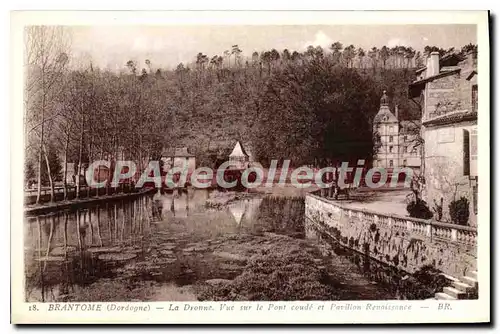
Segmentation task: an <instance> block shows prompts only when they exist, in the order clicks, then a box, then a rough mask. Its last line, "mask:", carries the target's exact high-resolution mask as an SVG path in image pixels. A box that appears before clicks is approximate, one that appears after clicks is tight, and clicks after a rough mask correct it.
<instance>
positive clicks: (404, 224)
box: [308, 194, 477, 246]
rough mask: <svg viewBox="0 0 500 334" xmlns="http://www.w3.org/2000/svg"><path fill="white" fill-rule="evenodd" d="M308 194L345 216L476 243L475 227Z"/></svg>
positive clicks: (425, 234)
mask: <svg viewBox="0 0 500 334" xmlns="http://www.w3.org/2000/svg"><path fill="white" fill-rule="evenodd" d="M308 196H311V197H312V198H315V199H316V200H320V201H323V202H325V203H328V204H329V205H331V206H335V207H337V208H338V209H340V210H341V212H342V214H343V215H345V216H346V217H351V218H352V217H354V218H357V219H359V220H363V221H365V222H370V223H376V224H380V225H382V226H386V227H388V228H392V229H396V230H402V231H403V230H407V231H408V232H412V233H416V234H420V235H422V236H426V237H429V238H431V239H432V238H439V239H442V240H445V241H450V242H457V243H462V244H466V245H471V246H475V245H476V239H477V229H476V228H474V227H470V226H462V225H456V224H448V223H441V222H437V221H433V220H426V219H419V218H413V217H404V216H398V215H393V214H386V213H380V212H375V211H370V210H365V209H362V210H361V209H355V208H350V207H348V206H345V205H342V204H340V203H339V202H336V201H333V200H328V199H326V198H323V197H320V196H318V195H316V194H310V195H308Z"/></svg>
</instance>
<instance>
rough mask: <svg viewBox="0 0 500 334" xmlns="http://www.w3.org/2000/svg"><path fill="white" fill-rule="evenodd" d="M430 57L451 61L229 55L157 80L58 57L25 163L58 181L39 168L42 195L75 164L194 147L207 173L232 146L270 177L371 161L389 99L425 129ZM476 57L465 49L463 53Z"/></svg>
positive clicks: (31, 95) (325, 54) (34, 73)
mask: <svg viewBox="0 0 500 334" xmlns="http://www.w3.org/2000/svg"><path fill="white" fill-rule="evenodd" d="M58 50H59V49H58ZM61 50H62V49H61ZM433 50H437V51H438V52H441V53H442V54H445V53H446V52H449V51H450V50H443V49H439V48H436V47H431V46H429V47H426V49H425V50H423V52H416V51H415V50H413V49H412V48H408V47H402V46H396V47H393V48H388V47H386V46H382V47H381V48H378V47H373V48H371V49H369V50H367V51H365V50H363V49H362V48H356V47H355V46H354V45H347V46H346V47H345V48H344V45H343V44H342V43H341V42H335V43H333V44H332V45H331V46H330V48H322V47H320V46H310V47H308V48H307V49H306V50H305V51H304V52H298V51H294V50H289V49H284V50H283V51H281V52H280V51H278V50H277V49H270V50H261V51H259V52H257V51H254V52H253V53H251V58H248V59H246V58H245V57H244V56H243V55H244V52H243V50H241V49H240V48H239V46H238V45H233V46H232V47H231V48H229V49H228V50H226V51H224V52H223V53H222V54H220V55H211V56H210V57H209V56H207V55H206V54H204V53H203V52H199V53H197V54H195V55H193V58H192V62H188V63H181V64H179V65H178V66H176V68H175V69H174V70H165V69H159V68H158V69H156V70H153V68H152V67H153V66H152V61H151V60H144V64H145V68H144V69H142V68H140V67H139V65H138V62H136V61H135V60H130V61H128V62H127V63H126V64H124V66H123V71H122V72H120V73H113V72H110V71H103V70H101V69H99V68H96V67H94V66H93V65H92V63H87V64H83V65H82V66H79V69H75V70H71V71H70V70H67V69H66V68H67V67H66V63H67V61H68V57H67V56H65V54H66V53H59V52H58V53H55V55H56V56H57V57H53V58H51V59H52V60H53V66H52V67H51V68H50V71H49V72H47V75H46V76H45V77H44V80H47V78H51V79H54V81H53V85H51V86H50V87H47V86H45V93H46V95H45V96H46V99H45V102H44V100H43V99H41V95H40V93H39V91H37V90H36V89H35V88H33V87H37V85H36V84H38V87H40V85H39V83H40V78H41V76H40V74H41V73H40V67H39V66H40V65H39V64H38V65H37V64H35V63H32V64H31V66H28V68H29V71H28V76H29V80H27V83H28V84H29V85H27V86H26V92H27V93H26V99H25V100H26V104H25V105H26V106H27V112H26V115H25V118H26V120H27V121H28V124H29V126H27V127H26V135H27V137H28V140H27V141H26V143H27V151H29V152H31V153H29V154H27V157H28V159H27V160H28V161H29V163H30V164H31V166H32V167H37V166H41V163H42V162H44V163H45V165H46V166H45V167H47V169H50V170H51V172H44V171H43V169H42V167H40V168H33V170H34V171H35V173H36V176H37V177H38V178H40V181H42V182H39V184H41V183H43V181H45V179H43V178H44V176H43V175H44V174H46V175H47V177H48V176H51V177H52V178H53V179H54V180H56V179H57V180H58V179H62V180H63V182H64V180H65V179H66V177H65V176H66V174H67V163H68V162H74V163H76V164H77V166H79V167H80V168H81V169H80V170H77V172H79V173H83V171H84V170H85V169H86V168H87V167H88V164H89V162H91V161H93V160H97V159H99V160H108V161H109V162H110V163H111V164H113V163H114V162H115V161H116V160H119V159H130V160H134V161H136V162H138V163H139V164H138V166H139V167H138V169H139V171H141V170H142V169H143V168H144V167H145V166H146V164H147V161H148V159H150V158H153V157H158V156H159V155H160V154H161V151H162V149H164V148H167V147H170V148H173V147H188V149H189V150H190V152H192V153H194V154H196V156H197V157H198V158H199V160H198V162H199V163H200V164H204V165H209V166H212V165H214V164H215V162H216V160H217V161H219V160H220V159H221V157H220V155H221V154H220V152H226V151H227V149H228V147H227V146H228V142H229V145H230V143H231V142H234V141H235V140H240V141H242V142H244V143H246V142H251V143H252V148H253V153H254V155H255V156H256V157H257V158H258V160H259V161H261V162H262V163H263V164H264V165H266V164H267V163H268V162H269V161H270V160H271V159H281V160H283V159H290V160H291V161H292V164H294V165H296V166H297V165H302V164H316V165H321V166H323V165H326V164H330V163H333V162H335V161H338V160H356V159H358V158H362V159H369V158H370V156H371V154H372V149H373V138H372V125H371V122H372V119H373V116H374V114H375V113H376V112H377V111H378V107H379V99H380V95H381V92H382V91H383V90H387V92H388V94H389V95H390V96H391V104H392V106H391V107H394V104H398V105H399V110H400V112H399V115H400V117H401V118H402V119H415V118H418V117H419V116H420V111H419V110H418V108H417V106H416V105H414V104H410V103H409V102H408V99H407V89H408V84H409V83H410V82H412V81H413V80H414V79H415V76H414V71H410V70H409V69H412V68H415V67H419V66H422V65H423V64H424V61H423V59H424V57H425V55H426V54H428V53H430V52H432V51H433ZM475 50H476V51H477V47H476V46H474V45H467V46H464V47H463V48H462V49H461V50H460V52H462V53H464V54H465V53H467V52H470V51H475ZM245 64H246V65H245ZM46 69H47V68H46ZM56 79H57V80H56ZM51 82H52V81H51ZM56 83H57V84H56ZM46 84H47V81H45V85H46ZM42 87H43V86H42ZM49 88H50V89H49ZM43 103H45V104H43ZM42 130H43V131H42ZM56 156H57V158H56ZM56 160H59V162H60V164H61V165H62V166H63V169H62V170H60V169H59V170H58V169H57V168H56V167H55V165H54V162H53V161H56ZM51 161H52V162H51ZM52 170H53V171H52ZM28 172H30V173H31V172H32V171H31V170H30V171H28ZM30 173H28V174H30ZM30 175H31V174H30ZM42 179H43V180H42ZM54 180H53V181H54ZM49 181H50V180H49ZM49 183H52V184H53V182H49Z"/></svg>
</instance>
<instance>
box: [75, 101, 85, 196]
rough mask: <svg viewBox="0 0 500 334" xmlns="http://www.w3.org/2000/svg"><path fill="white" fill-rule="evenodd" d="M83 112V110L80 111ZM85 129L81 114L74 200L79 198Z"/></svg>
mask: <svg viewBox="0 0 500 334" xmlns="http://www.w3.org/2000/svg"><path fill="white" fill-rule="evenodd" d="M82 112H83V110H82ZM84 128H85V123H84V121H83V114H82V127H81V130H80V147H79V150H78V169H77V173H76V174H77V175H76V197H75V198H80V171H81V169H82V150H83V132H84Z"/></svg>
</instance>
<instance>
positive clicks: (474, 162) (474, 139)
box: [469, 129, 477, 176]
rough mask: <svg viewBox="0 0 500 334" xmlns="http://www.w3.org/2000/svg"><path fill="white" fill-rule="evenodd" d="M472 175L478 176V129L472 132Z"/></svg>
mask: <svg viewBox="0 0 500 334" xmlns="http://www.w3.org/2000/svg"><path fill="white" fill-rule="evenodd" d="M469 146H470V153H469V158H470V175H471V176H477V129H472V130H471V132H470V145H469Z"/></svg>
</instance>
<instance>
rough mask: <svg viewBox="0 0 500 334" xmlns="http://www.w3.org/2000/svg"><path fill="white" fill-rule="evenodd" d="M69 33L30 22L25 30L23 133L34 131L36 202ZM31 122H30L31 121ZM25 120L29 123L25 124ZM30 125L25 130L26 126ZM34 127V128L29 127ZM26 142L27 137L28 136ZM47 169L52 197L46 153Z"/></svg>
mask: <svg viewBox="0 0 500 334" xmlns="http://www.w3.org/2000/svg"><path fill="white" fill-rule="evenodd" d="M69 41H70V40H69V36H68V33H67V32H66V31H65V29H64V28H62V27H52V26H30V27H27V28H26V30H25V42H26V57H25V70H26V84H25V99H24V100H25V123H26V125H27V126H26V127H25V135H28V132H30V133H32V134H37V135H38V152H37V153H38V192H37V200H36V202H37V203H39V202H40V197H41V186H42V174H41V172H42V167H41V166H42V161H43V155H44V154H45V155H46V154H47V151H46V150H45V143H46V123H47V122H51V121H53V118H52V117H51V116H53V115H51V113H53V109H54V103H55V101H56V100H57V96H58V95H59V94H60V93H61V90H62V88H63V87H62V85H60V83H61V77H62V75H63V72H64V70H65V68H66V65H67V63H68V60H69V56H68V51H69ZM33 121H34V122H35V124H32V122H33ZM28 124H29V125H28ZM30 126H31V128H30V129H29V130H28V127H30ZM30 130H36V131H30ZM28 142H29V140H28ZM45 161H46V164H47V173H48V174H49V182H50V187H51V200H53V199H54V184H53V181H52V178H51V177H50V166H49V163H48V158H47V156H46V157H45Z"/></svg>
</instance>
